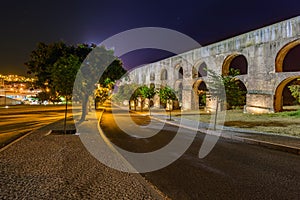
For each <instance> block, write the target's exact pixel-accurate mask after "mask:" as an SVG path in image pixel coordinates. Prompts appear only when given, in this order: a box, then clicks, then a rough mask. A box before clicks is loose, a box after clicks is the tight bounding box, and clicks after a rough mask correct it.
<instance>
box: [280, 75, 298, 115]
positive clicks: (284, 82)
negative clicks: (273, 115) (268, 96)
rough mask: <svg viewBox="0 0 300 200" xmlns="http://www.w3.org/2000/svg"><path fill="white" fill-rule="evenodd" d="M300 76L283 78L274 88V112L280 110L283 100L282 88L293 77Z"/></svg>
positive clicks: (293, 77) (294, 77)
mask: <svg viewBox="0 0 300 200" xmlns="http://www.w3.org/2000/svg"><path fill="white" fill-rule="evenodd" d="M299 78H300V76H292V77H289V78H287V79H285V80H283V81H282V82H281V83H280V84H279V85H278V86H277V88H276V90H275V95H274V111H275V112H280V111H282V104H283V100H282V93H283V90H284V88H285V87H286V86H287V84H289V83H290V82H292V81H293V80H295V79H299Z"/></svg>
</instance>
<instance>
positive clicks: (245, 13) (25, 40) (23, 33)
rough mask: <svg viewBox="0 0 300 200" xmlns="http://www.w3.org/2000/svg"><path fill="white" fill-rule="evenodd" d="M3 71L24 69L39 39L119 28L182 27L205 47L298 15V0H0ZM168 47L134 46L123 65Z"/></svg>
mask: <svg viewBox="0 0 300 200" xmlns="http://www.w3.org/2000/svg"><path fill="white" fill-rule="evenodd" d="M0 10H1V11H0V17H1V21H0V25H1V31H0V36H1V37H0V48H1V53H0V61H1V62H0V73H1V74H8V73H10V74H11V73H14V74H20V75H25V74H26V71H27V69H26V67H25V66H24V64H23V63H24V62H26V61H28V59H29V54H30V52H31V51H32V50H33V49H34V48H35V47H36V44H37V43H38V42H45V43H50V42H55V41H60V40H62V41H65V42H66V43H68V44H78V43H95V44H99V43H100V42H101V41H103V40H105V39H106V38H108V37H110V36H112V35H114V34H117V33H119V32H122V31H125V30H128V29H132V28H138V27H149V26H152V27H163V28H169V29H173V30H176V31H179V32H182V33H184V34H186V35H188V36H190V37H192V38H193V39H195V40H196V41H198V42H199V43H200V44H201V45H202V46H203V45H206V44H210V43H214V42H216V41H220V40H223V39H226V38H229V37H232V36H235V35H238V34H242V33H245V32H248V31H251V30H254V29H257V28H260V27H263V26H266V25H270V24H273V23H276V22H279V21H282V20H285V19H289V18H292V17H295V16H298V15H300V3H299V0H292V1H288V0H285V1H278V0H273V1H262V0H252V1H230V0H227V1H224V0H207V1H201V0H195V1H188V0H185V1H175V0H172V1H169V0H161V1H155V0H151V1H149V0H144V1H142V0H139V1H129V0H128V1H124V0H123V1H104V0H98V1H89V0H85V1H83V0H82V1H78V0H65V1H64V0H51V1H50V0H43V1H40V0H26V1H25V0H22V1H21V0H20V1H14V0H12V1H2V2H1V7H0ZM168 55H170V54H168V53H167V52H160V51H154V50H148V51H136V52H132V53H129V54H128V55H127V56H124V57H122V59H123V61H124V64H125V67H126V68H130V67H134V66H135V65H140V64H143V63H149V62H152V61H155V60H158V59H161V58H164V57H166V56H168Z"/></svg>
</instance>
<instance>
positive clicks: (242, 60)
mask: <svg viewBox="0 0 300 200" xmlns="http://www.w3.org/2000/svg"><path fill="white" fill-rule="evenodd" d="M230 68H234V69H239V70H240V73H241V75H242V74H247V72H248V62H247V59H246V57H245V56H244V55H242V54H238V53H234V54H231V55H229V56H227V57H226V58H225V60H224V62H223V65H222V75H225V76H226V75H228V74H229V69H230Z"/></svg>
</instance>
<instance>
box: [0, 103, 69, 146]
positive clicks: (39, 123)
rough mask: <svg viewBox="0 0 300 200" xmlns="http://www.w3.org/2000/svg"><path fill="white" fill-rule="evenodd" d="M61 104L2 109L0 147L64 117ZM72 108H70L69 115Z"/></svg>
mask: <svg viewBox="0 0 300 200" xmlns="http://www.w3.org/2000/svg"><path fill="white" fill-rule="evenodd" d="M64 109H65V107H64V105H61V106H15V107H11V108H8V109H5V108H2V109H0V148H2V147H3V146H5V145H7V144H8V143H10V142H12V141H13V140H15V139H17V138H18V137H20V136H22V135H24V134H25V133H27V132H30V131H32V130H36V129H39V128H41V127H43V126H46V125H48V124H50V123H53V122H55V121H58V120H61V119H63V118H64ZM71 111H72V108H71V107H70V108H69V109H68V112H69V113H68V116H70V112H71Z"/></svg>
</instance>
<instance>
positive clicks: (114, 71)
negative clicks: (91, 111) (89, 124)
mask: <svg viewBox="0 0 300 200" xmlns="http://www.w3.org/2000/svg"><path fill="white" fill-rule="evenodd" d="M125 72H126V70H125V69H123V67H122V62H121V61H120V60H119V59H118V58H116V57H115V56H114V52H113V51H112V50H107V49H106V48H105V47H104V46H99V47H95V48H94V49H93V51H91V53H90V54H89V55H88V56H87V58H86V59H85V60H84V62H83V63H82V65H81V68H80V70H79V71H78V74H77V79H76V80H77V81H76V83H75V87H74V89H75V93H76V94H78V95H79V96H80V99H81V100H82V116H81V119H80V122H82V121H84V120H85V117H86V114H87V108H88V105H87V104H88V100H89V96H91V95H93V92H94V90H95V85H96V84H97V83H99V82H100V84H103V82H104V80H105V79H107V78H110V79H111V80H112V81H115V80H117V79H119V78H121V77H122V76H123V74H124V73H125ZM99 80H100V81H99Z"/></svg>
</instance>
